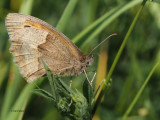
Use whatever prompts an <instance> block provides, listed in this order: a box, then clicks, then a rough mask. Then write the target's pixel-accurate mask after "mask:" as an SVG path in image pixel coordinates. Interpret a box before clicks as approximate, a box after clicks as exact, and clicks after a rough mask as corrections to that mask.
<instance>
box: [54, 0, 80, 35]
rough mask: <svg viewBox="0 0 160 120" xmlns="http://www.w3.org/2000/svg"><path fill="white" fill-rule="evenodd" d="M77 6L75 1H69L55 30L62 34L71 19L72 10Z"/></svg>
mask: <svg viewBox="0 0 160 120" xmlns="http://www.w3.org/2000/svg"><path fill="white" fill-rule="evenodd" d="M76 4H77V0H70V1H69V3H68V5H67V7H66V8H65V10H64V12H63V14H62V16H61V18H60V20H59V22H58V24H57V26H56V28H57V29H58V30H59V31H61V32H63V31H64V29H65V28H66V25H67V23H68V21H69V19H70V18H71V15H72V13H73V12H74V8H75V6H76Z"/></svg>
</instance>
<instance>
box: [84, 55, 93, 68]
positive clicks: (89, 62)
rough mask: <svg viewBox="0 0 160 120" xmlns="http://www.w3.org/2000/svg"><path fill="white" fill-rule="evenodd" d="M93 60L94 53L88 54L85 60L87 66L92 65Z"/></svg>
mask: <svg viewBox="0 0 160 120" xmlns="http://www.w3.org/2000/svg"><path fill="white" fill-rule="evenodd" d="M93 61H94V59H93V55H89V56H86V60H85V64H86V67H88V66H91V65H92V63H93Z"/></svg>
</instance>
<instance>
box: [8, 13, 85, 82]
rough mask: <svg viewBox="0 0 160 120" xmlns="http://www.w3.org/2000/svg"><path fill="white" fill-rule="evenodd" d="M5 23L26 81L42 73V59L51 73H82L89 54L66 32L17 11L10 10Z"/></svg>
mask: <svg viewBox="0 0 160 120" xmlns="http://www.w3.org/2000/svg"><path fill="white" fill-rule="evenodd" d="M6 26H7V30H8V33H9V35H10V41H11V43H12V44H11V48H10V51H11V53H13V55H14V56H15V62H16V64H17V65H18V66H19V67H20V71H21V74H22V75H23V76H24V77H26V79H27V82H32V81H33V80H35V79H37V78H39V77H41V76H43V75H44V74H45V70H44V68H43V65H42V63H41V59H43V60H44V62H45V63H46V64H47V66H48V67H49V68H50V70H51V71H52V73H53V74H54V75H55V74H58V73H60V74H62V75H72V74H80V73H81V72H82V68H83V69H84V68H85V66H86V65H85V64H84V62H85V58H86V56H85V55H83V54H82V52H81V51H80V50H79V49H78V48H77V46H76V45H74V44H73V43H72V42H71V41H70V40H69V39H68V38H67V37H66V36H65V35H64V34H62V33H61V32H58V31H57V30H56V29H55V28H53V27H52V26H51V25H49V24H48V23H46V22H44V21H42V20H40V19H38V18H35V17H32V16H29V15H23V14H18V13H9V14H8V15H7V17H6Z"/></svg>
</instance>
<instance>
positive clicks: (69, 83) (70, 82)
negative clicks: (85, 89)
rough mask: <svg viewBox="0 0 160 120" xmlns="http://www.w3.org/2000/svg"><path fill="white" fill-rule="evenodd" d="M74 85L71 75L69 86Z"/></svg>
mask: <svg viewBox="0 0 160 120" xmlns="http://www.w3.org/2000/svg"><path fill="white" fill-rule="evenodd" d="M71 86H72V76H71V79H70V82H69V87H70V88H71Z"/></svg>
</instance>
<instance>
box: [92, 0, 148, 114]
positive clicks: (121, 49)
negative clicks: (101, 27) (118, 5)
mask: <svg viewBox="0 0 160 120" xmlns="http://www.w3.org/2000/svg"><path fill="white" fill-rule="evenodd" d="M146 1H147V0H144V1H143V2H142V4H141V7H140V8H139V10H138V12H137V14H136V16H135V17H134V19H133V22H132V24H131V26H130V27H129V30H128V32H127V34H126V36H125V38H124V40H123V42H122V44H121V46H120V48H119V50H118V53H117V55H116V57H115V59H114V61H113V64H112V66H111V69H110V71H109V73H108V75H107V77H106V80H105V81H104V86H103V89H102V91H101V93H100V95H99V96H98V99H97V101H96V103H95V107H94V109H93V114H94V113H95V111H96V108H97V106H98V104H99V103H100V102H101V99H102V97H103V96H104V93H105V91H106V88H107V84H108V81H109V80H110V78H111V75H112V73H113V70H114V69H115V66H116V64H117V62H118V60H119V58H120V55H121V54H122V51H123V49H124V47H125V45H126V43H127V40H128V38H129V36H130V34H131V32H132V30H133V28H134V26H135V24H136V21H137V19H138V17H139V16H140V13H141V12H142V10H143V8H144V6H145V3H146Z"/></svg>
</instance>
